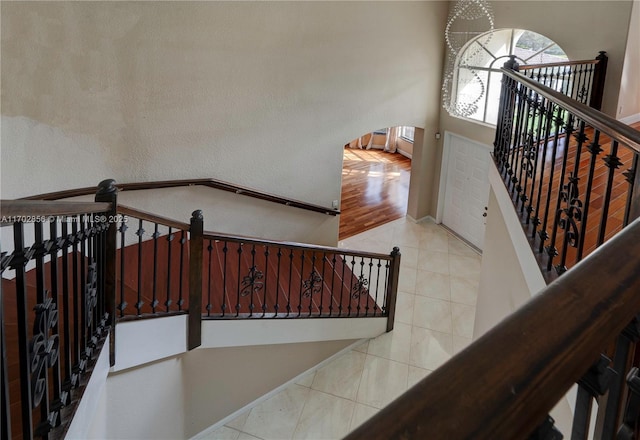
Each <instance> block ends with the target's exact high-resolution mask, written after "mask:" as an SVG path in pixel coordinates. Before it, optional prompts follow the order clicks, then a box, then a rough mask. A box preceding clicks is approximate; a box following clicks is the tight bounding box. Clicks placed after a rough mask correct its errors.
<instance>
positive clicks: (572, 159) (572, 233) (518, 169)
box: [494, 62, 640, 280]
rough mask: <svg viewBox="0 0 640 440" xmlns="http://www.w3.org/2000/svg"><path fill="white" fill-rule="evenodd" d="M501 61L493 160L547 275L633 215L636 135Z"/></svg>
mask: <svg viewBox="0 0 640 440" xmlns="http://www.w3.org/2000/svg"><path fill="white" fill-rule="evenodd" d="M517 68H518V66H517V64H515V63H513V62H512V63H507V65H506V67H505V68H504V69H503V73H504V80H503V88H502V99H501V103H500V110H501V114H502V117H501V119H500V120H499V121H498V126H497V129H496V138H495V143H494V146H495V149H494V159H495V162H496V166H497V167H498V170H499V171H500V173H501V174H502V176H503V178H504V181H505V185H506V186H507V189H508V191H509V193H510V195H511V197H512V199H513V202H514V205H515V207H516V210H517V212H518V214H519V215H520V218H521V221H522V224H523V227H524V228H525V231H526V232H527V235H528V237H529V241H530V243H531V246H532V249H533V250H534V252H535V254H536V256H537V257H538V259H539V261H540V264H541V268H542V269H543V274H544V275H545V277H546V278H547V280H552V279H554V278H555V277H556V276H558V275H560V274H562V273H563V272H565V271H566V270H567V269H568V268H570V267H571V266H572V265H574V264H575V263H577V262H579V261H580V260H581V259H582V258H584V257H585V256H586V255H588V254H589V253H591V252H592V251H593V250H594V249H596V248H597V247H598V246H600V245H602V244H603V243H604V242H605V241H606V240H607V239H609V238H611V237H612V236H613V235H615V234H616V233H617V232H619V231H620V230H621V229H622V228H623V227H624V226H626V225H627V224H628V223H629V221H630V219H633V218H636V217H637V216H638V213H639V211H638V209H639V208H640V207H639V206H638V197H637V196H638V194H637V193H638V191H637V190H635V188H636V186H637V185H638V183H639V180H640V179H638V178H637V170H638V166H637V165H638V152H640V133H638V132H637V131H636V130H633V129H632V128H631V127H629V126H627V125H625V124H622V123H620V122H618V121H616V120H614V119H612V118H610V117H608V116H607V115H604V114H602V113H600V112H597V111H595V110H593V109H592V108H590V107H587V106H586V105H584V104H582V103H580V102H578V101H575V100H572V99H570V98H568V97H567V96H565V95H563V94H562V93H559V92H557V91H555V90H552V89H550V88H549V87H546V86H544V85H542V84H540V83H538V82H537V81H535V80H532V79H530V78H528V77H525V76H524V75H522V74H520V73H518V72H517Z"/></svg>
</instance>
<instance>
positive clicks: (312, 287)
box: [302, 269, 323, 298]
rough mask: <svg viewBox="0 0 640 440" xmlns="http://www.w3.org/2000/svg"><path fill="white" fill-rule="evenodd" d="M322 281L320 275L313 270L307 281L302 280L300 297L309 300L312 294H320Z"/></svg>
mask: <svg viewBox="0 0 640 440" xmlns="http://www.w3.org/2000/svg"><path fill="white" fill-rule="evenodd" d="M322 281H323V280H322V277H321V276H320V274H319V273H318V272H317V271H316V270H315V269H313V270H312V271H311V273H310V274H309V279H308V280H304V282H303V283H302V296H303V297H305V298H309V297H310V296H311V295H313V294H314V293H318V292H320V290H322Z"/></svg>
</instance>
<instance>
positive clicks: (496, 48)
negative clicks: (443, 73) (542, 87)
mask: <svg viewBox="0 0 640 440" xmlns="http://www.w3.org/2000/svg"><path fill="white" fill-rule="evenodd" d="M509 55H515V57H516V60H517V62H518V63H519V64H521V65H524V64H543V63H555V62H560V61H566V60H567V59H568V58H567V56H566V54H565V53H564V51H563V50H562V49H561V48H560V47H559V46H558V45H557V44H555V43H554V42H553V41H552V40H550V39H549V38H547V37H545V36H543V35H540V34H536V33H535V32H531V31H526V30H522V29H500V30H496V31H493V32H492V33H487V34H482V35H479V36H478V37H476V38H475V39H474V40H473V41H471V42H470V43H469V44H468V45H467V46H466V47H465V48H464V50H463V51H462V53H461V54H460V56H459V58H458V68H457V72H456V76H455V78H454V81H453V83H454V87H453V90H452V96H453V97H454V98H453V101H454V102H455V104H456V107H457V108H458V109H459V110H462V111H461V112H460V113H461V114H469V112H467V111H465V110H467V109H469V108H470V107H471V108H472V110H473V112H472V114H471V115H469V116H467V117H468V118H470V119H475V120H478V121H484V122H487V123H490V124H495V123H496V121H497V117H498V106H499V102H500V90H501V80H502V74H501V73H500V71H499V69H500V68H501V67H502V66H503V65H504V63H505V62H506V61H507V60H508V57H509ZM473 67H476V68H477V69H475V70H474V69H472V68H473ZM484 69H490V71H491V73H489V71H488V70H484ZM548 85H550V86H552V87H553V88H555V89H556V90H562V89H566V88H567V83H566V82H565V81H563V78H562V77H561V76H559V75H557V74H556V75H555V78H554V83H553V84H548Z"/></svg>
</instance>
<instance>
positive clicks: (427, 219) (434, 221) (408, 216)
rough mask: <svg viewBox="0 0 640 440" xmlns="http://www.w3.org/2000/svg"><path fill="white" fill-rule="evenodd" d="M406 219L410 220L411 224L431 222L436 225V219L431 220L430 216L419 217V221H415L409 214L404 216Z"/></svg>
mask: <svg viewBox="0 0 640 440" xmlns="http://www.w3.org/2000/svg"><path fill="white" fill-rule="evenodd" d="M406 217H407V218H408V219H409V220H411V221H412V222H413V223H420V222H425V221H430V222H433V223H438V222H436V219H435V218H433V217H431V216H430V215H425V216H424V217H421V218H419V219H417V220H416V219H415V218H413V217H411V216H410V215H409V214H407V215H406Z"/></svg>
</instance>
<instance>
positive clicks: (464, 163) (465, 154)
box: [440, 133, 491, 249]
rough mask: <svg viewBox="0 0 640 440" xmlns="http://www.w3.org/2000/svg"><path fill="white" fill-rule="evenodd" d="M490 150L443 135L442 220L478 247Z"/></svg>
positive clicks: (458, 137) (480, 247) (482, 229)
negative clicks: (443, 186)
mask: <svg viewBox="0 0 640 440" xmlns="http://www.w3.org/2000/svg"><path fill="white" fill-rule="evenodd" d="M490 151H491V150H490V147H488V146H486V145H482V144H479V143H477V142H474V141H472V140H470V139H466V138H463V137H461V136H457V135H454V134H451V133H446V135H445V140H444V154H443V161H442V162H443V163H442V170H441V172H442V173H444V179H441V183H444V184H445V188H444V203H443V204H442V205H441V206H442V210H441V212H442V223H443V224H444V225H445V226H447V227H448V228H449V229H451V230H452V231H454V232H455V233H457V234H458V235H460V236H461V237H462V238H464V239H465V240H467V241H468V242H469V243H471V244H473V245H474V246H476V247H477V248H478V249H482V247H483V245H484V230H485V224H486V215H485V213H486V207H487V204H488V202H489V161H490V160H491V158H490ZM443 181H444V182H443ZM440 194H441V195H442V188H441V190H440Z"/></svg>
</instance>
